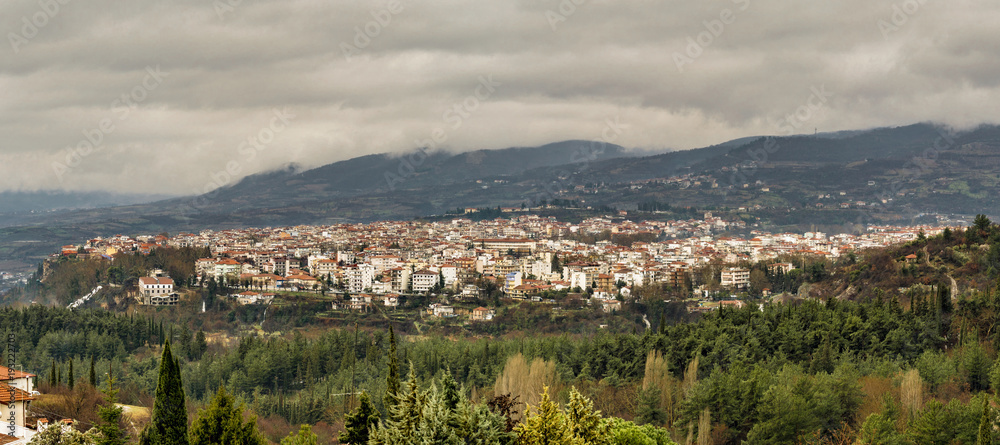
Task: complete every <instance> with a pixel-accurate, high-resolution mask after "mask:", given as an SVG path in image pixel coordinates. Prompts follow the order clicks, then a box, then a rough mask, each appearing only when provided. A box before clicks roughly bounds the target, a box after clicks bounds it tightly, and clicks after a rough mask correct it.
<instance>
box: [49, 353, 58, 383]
mask: <svg viewBox="0 0 1000 445" xmlns="http://www.w3.org/2000/svg"><path fill="white" fill-rule="evenodd" d="M56 373H57V371H56V361H55V360H52V369H51V370H50V371H49V386H52V387H55V386H56V384H57V383H59V381H58V380H56V379H57V376H56Z"/></svg>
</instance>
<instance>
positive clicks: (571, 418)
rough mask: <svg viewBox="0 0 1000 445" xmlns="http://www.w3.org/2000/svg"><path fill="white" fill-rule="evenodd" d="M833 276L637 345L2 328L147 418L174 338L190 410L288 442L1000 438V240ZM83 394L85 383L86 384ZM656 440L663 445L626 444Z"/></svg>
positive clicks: (625, 339) (571, 339)
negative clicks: (302, 435) (223, 395)
mask: <svg viewBox="0 0 1000 445" xmlns="http://www.w3.org/2000/svg"><path fill="white" fill-rule="evenodd" d="M910 254H916V255H917V259H916V260H913V259H912V257H911V259H907V258H906V257H907V255H910ZM815 264H817V265H815V266H812V265H808V264H807V265H806V267H805V269H804V270H800V271H798V272H797V273H795V274H794V276H785V275H782V274H771V273H769V272H768V273H764V271H761V273H763V274H764V279H766V280H767V284H768V285H770V286H773V287H774V288H775V289H787V292H785V294H784V296H783V297H781V298H779V299H775V301H772V302H767V300H765V299H762V298H759V297H752V296H750V295H746V296H745V297H746V298H747V299H748V301H754V304H748V305H746V306H745V307H743V308H741V309H734V308H721V309H719V310H717V311H713V312H709V313H705V314H703V315H701V316H700V317H698V318H697V319H695V320H691V321H684V322H676V323H674V322H660V323H654V324H653V326H652V327H651V329H648V330H644V331H640V332H636V333H635V334H627V333H624V334H613V333H599V334H597V335H581V334H563V335H531V332H523V333H522V334H520V335H515V334H508V335H504V336H494V337H481V338H476V337H441V336H430V337H424V336H419V335H407V336H398V337H397V336H395V335H394V334H393V333H392V330H391V328H390V327H391V326H392V323H389V324H388V326H387V327H386V328H385V329H383V328H381V327H370V326H369V327H364V328H362V327H360V326H342V327H339V328H330V329H324V330H322V331H317V330H306V331H299V330H294V329H293V330H291V331H290V332H289V333H286V334H281V335H275V334H271V335H267V334H262V335H256V336H242V337H239V338H234V337H229V336H224V335H214V334H213V332H211V331H210V332H207V333H206V332H204V331H203V330H202V329H200V328H199V327H198V326H197V325H196V324H195V323H193V322H190V321H183V322H178V321H175V320H174V319H167V321H166V322H165V323H164V321H163V319H162V318H157V317H156V316H155V315H154V316H144V315H121V314H114V313H112V312H108V311H106V310H76V311H70V310H66V309H58V308H51V307H45V306H41V305H32V306H29V307H24V308H19V309H15V308H4V309H2V310H0V323H2V326H3V327H4V329H5V330H6V331H7V332H8V333H10V334H13V335H14V336H15V338H17V344H18V348H19V351H18V356H19V357H21V358H20V359H19V361H20V362H21V363H23V364H24V365H25V367H26V368H27V369H32V370H34V371H35V373H36V374H39V383H40V384H41V386H42V388H43V391H47V392H53V393H58V394H65V395H66V397H67V398H69V397H70V395H71V394H73V393H74V392H79V391H84V390H86V388H88V387H91V388H92V387H93V386H100V385H102V384H104V383H105V380H106V379H107V377H106V375H105V373H106V372H107V373H110V374H109V375H110V376H113V377H114V378H115V379H116V380H117V381H118V388H120V393H119V399H120V400H121V401H122V402H123V403H128V404H136V405H142V406H151V405H152V403H153V399H154V397H153V395H154V394H155V393H156V391H157V385H158V382H161V381H162V379H161V378H160V374H161V373H162V364H163V360H162V358H161V355H162V353H163V349H164V345H165V343H166V342H167V341H169V342H170V343H171V344H172V345H173V346H172V347H173V350H174V356H175V357H176V358H177V362H176V363H177V367H178V374H179V375H180V377H181V379H180V380H181V381H182V382H183V383H182V385H183V392H184V394H185V395H186V397H187V410H188V412H189V414H190V413H194V412H195V411H197V410H198V409H199V408H204V407H207V406H210V405H211V404H212V403H215V400H216V399H217V398H218V397H219V393H220V389H221V388H223V387H224V388H225V390H226V391H229V392H230V393H231V394H232V396H233V397H234V400H235V401H237V402H239V403H244V404H245V407H246V408H247V410H248V411H249V412H251V413H253V414H254V415H256V416H257V420H256V423H257V425H258V426H259V428H260V430H261V432H262V434H263V436H265V437H266V438H267V439H269V440H271V441H274V442H278V441H279V440H280V439H281V438H282V437H284V436H285V435H286V434H288V433H289V432H290V431H293V430H297V429H298V427H297V425H300V424H306V425H311V426H312V431H314V432H315V433H316V434H318V435H319V438H320V439H319V440H320V441H321V442H322V443H336V441H337V436H338V434H339V433H340V432H344V431H356V430H357V427H358V425H360V424H365V425H369V427H366V428H367V429H366V431H368V432H369V433H370V434H371V440H372V443H400V442H394V441H393V440H395V439H392V435H391V434H389V431H391V430H392V429H393V428H395V431H396V432H397V433H399V434H404V435H406V434H418V433H419V434H431V435H432V436H433V434H438V433H441V434H444V435H445V436H447V437H448V438H449V439H447V441H448V442H450V443H465V442H468V443H482V442H476V441H477V440H487V441H489V440H494V439H495V440H496V441H507V440H510V441H520V442H521V443H545V442H538V441H533V440H536V439H538V437H539V436H538V435H537V431H539V430H544V431H550V430H551V431H562V430H560V428H562V429H566V430H568V431H570V432H569V433H565V434H564V436H565V439H566V440H565V441H562V442H548V443H668V442H666V441H667V440H672V441H676V442H678V443H694V442H697V443H699V444H703V443H713V444H736V443H751V444H758V443H759V444H781V443H787V444H794V443H830V444H841V443H843V444H846V443H865V444H875V443H886V444H894V443H899V444H904V443H913V444H950V443H965V444H974V443H993V442H994V441H995V440H997V439H1000V437H997V436H1000V434H998V430H997V428H996V426H998V422H997V420H998V419H997V417H998V411H997V409H996V407H995V406H994V405H995V404H996V402H995V398H994V395H995V394H996V393H997V391H998V390H1000V361H998V360H997V350H996V348H995V346H994V345H995V342H996V340H997V336H998V335H1000V333H998V331H1000V330H998V329H997V328H996V326H997V324H998V323H997V322H998V321H1000V280H998V278H1000V227H998V226H997V225H995V224H993V223H992V222H990V221H989V220H987V219H986V218H985V217H981V218H977V221H976V223H975V225H974V226H972V227H970V228H968V229H966V230H957V231H950V230H949V231H945V233H943V234H941V235H938V236H935V237H924V236H921V237H920V238H918V239H917V240H915V241H913V242H911V243H907V244H905V245H899V246H894V247H891V248H887V249H878V250H873V251H865V252H858V253H856V254H851V255H847V256H845V258H844V259H843V260H842V261H839V262H837V263H828V262H827V263H823V262H818V263H815ZM754 267H756V266H754ZM956 285H957V288H958V289H957V291H956V292H953V291H952V290H953V289H954V286H956ZM778 300H780V301H781V302H779V301H778ZM758 303H759V304H758ZM650 315H656V314H650ZM654 319H655V318H654ZM91 363H94V364H93V365H92V364H91ZM89 367H94V368H95V369H96V371H95V373H96V378H95V381H94V382H92V383H93V384H90V383H88V382H85V380H87V378H86V377H85V376H86V375H87V374H88V372H86V371H85V370H88V368H89ZM74 370H75V373H74ZM74 379H75V380H81V381H84V382H83V383H82V384H74V388H73V389H70V388H68V386H69V385H71V383H70V382H74ZM81 388H83V389H81ZM404 400H406V401H405V402H404ZM66 405H68V404H67V403H63V404H61V405H60V404H58V403H54V404H51V405H45V406H43V409H47V410H58V409H67V407H66ZM401 406H402V408H401ZM529 407H530V408H529ZM581 407H584V408H581ZM587 407H589V408H587ZM596 411H600V413H596ZM449 413H450V414H449ZM581 413H583V414H581ZM586 413H591V414H589V415H591V416H592V418H591V421H586V420H585V419H586V418H588V417H587V415H588V414H586ZM408 416H409V417H408ZM362 417H363V418H365V419H369V420H371V421H370V422H368V421H366V422H367V423H365V422H361V423H358V422H359V420H358V419H360V418H362ZM373 419H381V421H382V423H378V422H377V421H375V420H373ZM403 419H409V420H405V421H404V420H403ZM595 419H596V420H595ZM95 421H96V420H95ZM345 422H346V423H345ZM442 422H443V424H444V425H448V426H447V428H443V427H442V428H437V427H433V425H438V426H440V425H439V424H440V423H442ZM470 422H474V423H476V424H477V425H479V427H476V428H479V429H476V428H473V427H472V426H470V425H471V424H472V423H470ZM581 422H582V423H587V422H589V423H587V424H589V425H591V426H592V427H593V428H598V429H600V431H601V433H600V434H598V435H599V436H600V437H601V439H594V440H596V442H587V441H586V440H584V439H580V437H582V436H580V435H581V434H591V433H583V432H581V431H582V429H581V428H583V427H581V426H580V425H581V424H582V423H581ZM553 425H555V426H553ZM594 425H598V426H599V427H598V426H594ZM643 425H645V426H648V427H649V428H650V429H645V430H642V431H645V432H643V433H642V434H641V435H642V436H643V437H644V438H645V439H642V440H645V442H644V441H638V442H637V441H628V440H626V439H625V437H626V436H627V435H629V434H632V433H628V434H626V433H623V432H621V431H624V429H635V430H636V431H640V430H641V429H642V428H646V427H643ZM422 428H423V429H422ZM545 428H549V429H545ZM552 428H554V429H552ZM615 428H618V429H615ZM658 428H662V430H660V429H658ZM584 429H586V428H584ZM473 430H476V431H479V432H481V433H482V434H484V435H479V436H475V435H474V434H473V433H472V432H471V431H473ZM486 430H488V431H491V432H490V433H489V434H493V433H496V434H498V435H497V436H489V435H485V434H486V433H483V431H486ZM400 431H403V432H400ZM407 431H408V432H407ZM574 431H575V432H574ZM588 431H591V430H588ZM593 431H596V430H593ZM630 431H631V430H630ZM658 431H663V435H659V434H660V433H659V432H658ZM432 433H433V434H432ZM619 433H620V434H619ZM310 434H311V433H310ZM366 434H367V433H366ZM477 434H478V433H477ZM546 434H548V433H546ZM552 434H563V433H552ZM636 434H638V433H636ZM452 435H454V437H452ZM473 436H475V437H478V438H479V439H475V440H474V439H473ZM501 436H502V437H505V439H502V438H500V437H501ZM543 436H544V434H543ZM366 437H367V436H366ZM434 437H436V436H434ZM484 437H485V438H486V439H484ZM637 437H638V436H637ZM657 437H659V439H657ZM668 437H669V439H668ZM580 440H584V441H583V442H580ZM649 440H651V441H652V442H648V441H649ZM605 441H606V442H605Z"/></svg>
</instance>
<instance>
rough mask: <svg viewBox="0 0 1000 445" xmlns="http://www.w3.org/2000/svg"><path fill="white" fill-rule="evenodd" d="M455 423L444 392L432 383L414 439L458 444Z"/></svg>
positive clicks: (443, 443) (430, 442) (446, 444)
mask: <svg viewBox="0 0 1000 445" xmlns="http://www.w3.org/2000/svg"><path fill="white" fill-rule="evenodd" d="M455 425H456V422H455V416H454V413H453V412H452V411H451V410H449V409H448V406H447V402H446V401H445V399H444V393H443V392H441V391H439V390H438V389H437V386H436V385H432V387H431V394H430V397H429V398H428V399H427V403H426V404H425V405H424V406H423V409H422V415H421V417H420V422H419V423H418V424H417V430H416V431H415V434H414V439H416V442H417V443H425V444H432V443H433V444H442V445H459V444H460V443H462V441H461V439H459V437H458V434H456V432H455Z"/></svg>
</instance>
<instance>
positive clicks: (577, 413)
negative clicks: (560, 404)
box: [566, 387, 611, 445]
mask: <svg viewBox="0 0 1000 445" xmlns="http://www.w3.org/2000/svg"><path fill="white" fill-rule="evenodd" d="M566 420H567V421H568V422H569V425H570V429H571V430H572V431H573V435H574V436H576V438H577V439H579V440H582V441H583V442H584V443H586V444H588V445H603V444H609V443H610V437H611V435H610V430H609V428H608V424H607V423H605V422H604V420H603V419H602V418H601V412H600V411H595V410H594V402H592V401H591V400H590V399H588V398H586V397H584V395H583V394H580V392H579V391H577V390H576V387H573V388H571V389H570V391H569V403H568V404H566Z"/></svg>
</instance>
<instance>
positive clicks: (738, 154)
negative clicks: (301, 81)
mask: <svg viewBox="0 0 1000 445" xmlns="http://www.w3.org/2000/svg"><path fill="white" fill-rule="evenodd" d="M634 153H635V152H631V151H626V150H624V149H622V148H621V147H619V146H616V145H610V144H600V143H593V142H588V141H566V142H559V143H555V144H549V145H545V146H541V147H521V148H508V149H504V150H480V151H473V152H467V153H461V154H452V153H447V152H435V153H429V154H426V155H424V154H423V153H420V152H416V153H411V154H408V155H405V156H389V155H369V156H363V157H359V158H355V159H350V160H347V161H342V162H337V163H333V164H330V165H326V166H323V167H319V168H316V169H312V170H306V171H301V170H300V169H298V168H296V167H294V166H289V167H288V168H286V169H282V170H278V171H274V172H269V173H265V174H259V175H254V176H250V177H247V178H244V179H243V180H242V181H240V182H239V183H237V184H234V185H232V186H230V187H226V188H223V189H219V190H217V191H215V192H212V193H209V194H207V195H204V196H198V197H185V198H176V199H170V200H165V201H159V202H155V203H147V204H141V205H130V206H122V207H115V208H113V209H99V210H76V211H69V212H63V213H60V214H59V215H58V218H52V217H51V216H44V217H41V216H40V217H32V218H27V219H23V220H22V221H21V222H20V223H19V225H18V226H17V227H8V228H6V229H0V261H3V260H5V259H8V260H9V259H20V260H21V261H24V260H26V261H27V262H28V263H30V262H33V261H36V260H37V259H38V258H40V257H41V256H43V255H45V254H47V253H49V252H52V251H53V249H55V247H57V246H59V245H60V244H63V243H67V242H76V241H79V240H80V239H82V238H84V237H91V236H98V235H113V234H115V233H158V232H162V231H167V232H171V233H176V232H178V231H198V230H202V229H204V228H232V227H246V226H281V225H294V224H328V223H337V222H358V221H361V222H363V221H373V220H380V219H410V218H415V217H423V216H429V215H442V214H445V213H447V212H449V211H454V210H455V209H456V208H464V207H480V208H481V207H490V208H492V207H496V206H520V205H522V204H524V205H529V206H533V205H537V204H539V203H541V202H542V201H546V202H550V201H552V200H560V201H562V202H574V203H579V204H581V205H583V206H585V207H592V208H594V209H604V208H616V209H622V210H629V211H633V212H635V211H636V210H637V209H638V208H639V206H640V204H644V207H645V208H649V206H648V205H645V204H649V203H656V206H654V207H655V208H662V207H664V206H671V207H674V208H688V209H710V210H714V211H716V212H717V213H719V214H726V213H728V214H729V216H730V217H733V218H740V219H743V220H745V221H748V222H754V223H756V224H757V226H758V227H761V228H767V229H772V230H798V229H805V230H809V229H810V228H811V227H814V226H817V225H819V226H821V227H823V228H824V230H827V231H831V232H836V231H854V230H858V229H859V228H860V227H861V226H862V225H863V224H867V223H873V222H876V223H877V222H903V223H905V222H911V221H914V219H913V218H915V217H917V216H920V215H922V214H926V213H956V214H961V215H975V214H979V213H984V214H988V215H992V216H995V215H997V214H998V213H1000V212H998V211H997V210H996V209H998V208H1000V127H997V126H982V127H980V128H977V129H975V130H971V131H965V132H959V133H953V132H949V131H946V130H944V129H942V128H939V127H936V126H934V125H930V124H917V125H910V126H905V127H897V128H879V129H873V130H864V131H845V132H838V133H829V134H819V135H805V136H802V135H799V136H789V137H776V138H764V137H754V138H742V139H737V140H733V141H729V142H726V143H722V144H719V145H715V146H711V147H705V148H700V149H694V150H685V151H675V152H668V153H663V154H657V155H652V156H634V155H633V154H634ZM687 212H688V214H692V213H693V212H691V211H690V210H688V211H687ZM549 214H553V213H551V212H550V213H549ZM555 214H559V213H555ZM629 217H630V218H659V217H663V215H662V214H661V215H654V214H632V215H629Z"/></svg>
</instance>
